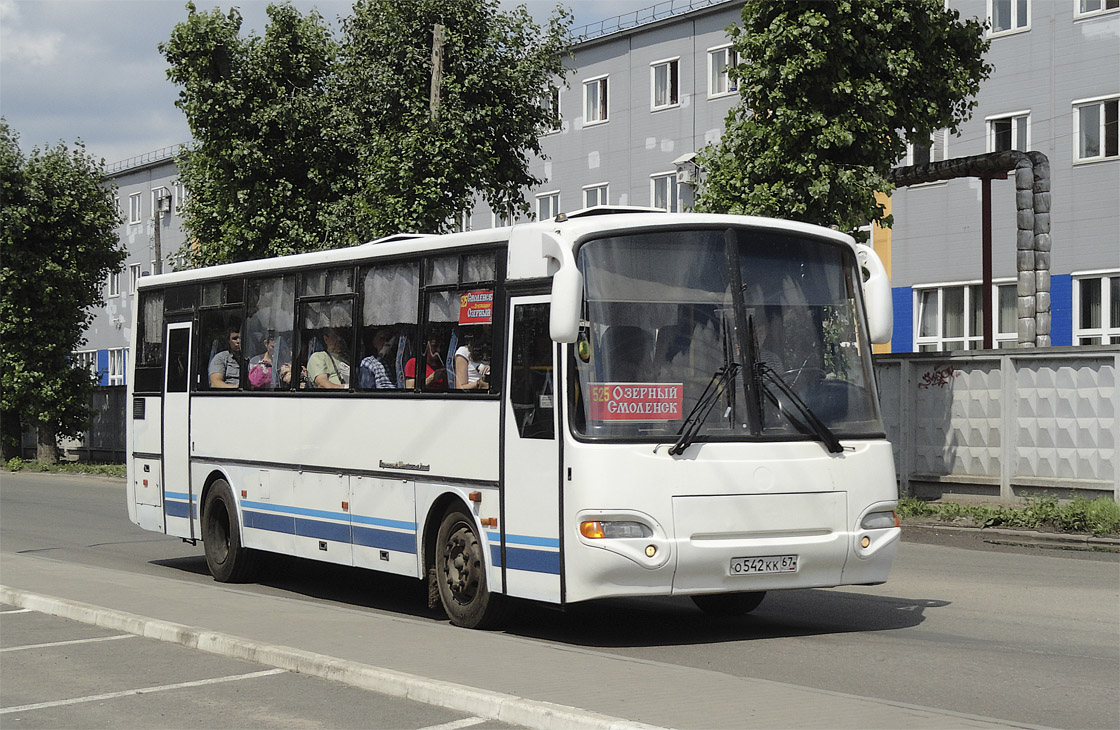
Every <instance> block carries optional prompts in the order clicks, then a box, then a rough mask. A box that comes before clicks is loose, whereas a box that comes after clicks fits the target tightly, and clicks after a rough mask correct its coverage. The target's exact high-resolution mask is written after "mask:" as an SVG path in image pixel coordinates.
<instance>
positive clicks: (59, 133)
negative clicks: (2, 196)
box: [0, 0, 654, 164]
mask: <svg viewBox="0 0 1120 730" xmlns="http://www.w3.org/2000/svg"><path fill="white" fill-rule="evenodd" d="M402 1H403V0H402ZM294 4H295V5H296V7H297V8H299V9H300V11H301V12H307V10H309V9H310V8H313V7H314V8H316V9H318V11H319V13H320V14H321V15H322V16H323V18H324V19H325V20H326V21H328V22H329V23H331V24H332V26H333V27H335V28H337V27H338V18H339V16H344V15H349V14H350V8H351V7H352V4H353V3H352V0H315V1H314V2H311V1H305V0H297V1H296V2H295V3H294ZM514 4H516V3H514V2H512V0H502V5H503V6H506V7H510V6H512V5H514ZM525 4H526V5H527V6H528V7H529V10H530V12H531V13H532V14H533V16H534V18H535V19H536V20H537V22H538V23H543V22H544V21H545V20H546V19H547V17H548V15H549V14H550V12H551V10H552V9H553V7H554V6H555V4H556V0H527V1H526V2H525ZM565 4H566V5H567V6H568V7H569V8H571V9H572V11H573V13H574V16H575V19H574V22H573V27H578V26H582V25H585V24H588V23H596V22H598V21H600V20H603V19H605V18H608V17H612V16H615V15H621V14H623V13H627V12H633V11H635V10H638V9H640V8H646V7H649V6H651V5H653V4H654V0H565ZM195 5H196V6H197V7H198V8H199V10H207V9H209V8H212V7H220V8H222V9H223V10H228V9H229V8H230V7H237V8H239V9H240V10H241V14H242V17H243V22H242V32H243V33H245V32H247V31H248V30H250V29H252V30H254V31H255V32H256V34H257V35H262V34H263V31H264V27H265V21H266V18H267V16H266V15H265V8H266V7H267V5H268V3H267V2H266V0H230V1H229V2H213V1H212V0H195ZM186 16H187V11H186V0H0V116H2V117H4V118H5V119H6V120H7V122H8V124H9V126H10V127H11V128H12V129H13V130H15V132H16V133H18V135H19V142H20V147H21V149H23V151H24V152H25V153H26V152H29V151H30V150H31V148H32V147H40V148H42V147H44V146H46V145H56V144H58V143H59V142H63V143H65V144H67V145H73V144H74V143H75V142H76V141H78V140H79V139H80V140H81V141H82V142H84V143H85V145H86V149H87V151H88V152H89V153H90V154H92V155H93V156H94V157H95V158H103V159H104V160H105V162H106V163H107V164H113V163H115V162H120V161H122V160H126V159H129V158H132V157H136V156H138V155H143V154H146V153H148V152H153V151H156V150H159V149H163V148H165V147H170V146H172V145H178V144H182V143H186V142H189V141H190V130H189V129H188V127H187V122H186V119H185V118H184V117H183V114H182V112H180V111H179V110H178V109H177V108H176V107H175V100H176V98H177V97H178V89H177V88H176V87H175V86H174V85H173V84H172V83H171V82H170V81H168V79H167V63H166V61H165V60H164V58H163V56H162V55H160V53H159V50H158V48H157V47H158V45H159V43H160V42H162V41H165V40H167V38H168V37H169V36H170V35H171V29H172V28H173V27H174V25H175V24H176V23H178V22H180V21H182V20H184V19H186Z"/></svg>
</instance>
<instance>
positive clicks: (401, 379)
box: [357, 262, 420, 390]
mask: <svg viewBox="0 0 1120 730" xmlns="http://www.w3.org/2000/svg"><path fill="white" fill-rule="evenodd" d="M361 282H362V283H361V288H362V295H363V298H362V321H361V329H360V330H359V334H358V338H359V340H358V354H359V357H360V358H361V359H360V361H359V364H358V375H357V385H358V388H359V389H360V390H386V389H391V390H403V389H404V388H405V387H406V377H405V365H406V364H407V363H408V362H409V360H410V359H413V367H415V361H414V357H415V353H414V350H415V348H416V326H417V322H418V317H417V299H418V294H419V291H420V266H419V264H418V263H416V262H412V263H403V264H387V265H383V266H374V267H370V268H368V269H363V271H362V273H361Z"/></svg>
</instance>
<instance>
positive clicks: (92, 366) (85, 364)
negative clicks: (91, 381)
mask: <svg viewBox="0 0 1120 730" xmlns="http://www.w3.org/2000/svg"><path fill="white" fill-rule="evenodd" d="M72 357H73V363H74V367H76V368H82V369H85V370H88V371H89V374H90V375H92V376H94V377H97V350H80V351H78V352H75V353H74V354H73V356H72Z"/></svg>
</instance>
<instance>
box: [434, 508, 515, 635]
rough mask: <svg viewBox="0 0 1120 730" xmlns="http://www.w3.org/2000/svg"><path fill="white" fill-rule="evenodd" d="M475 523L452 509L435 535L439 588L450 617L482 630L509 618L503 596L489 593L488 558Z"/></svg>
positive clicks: (470, 627)
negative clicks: (487, 578)
mask: <svg viewBox="0 0 1120 730" xmlns="http://www.w3.org/2000/svg"><path fill="white" fill-rule="evenodd" d="M482 550H483V548H482V542H481V540H479V537H478V532H477V531H476V530H475V526H474V520H473V519H471V518H470V517H469V516H468V515H466V514H464V513H463V512H462V511H461V510H459V509H452V510H450V511H449V512H448V513H447V514H446V515H444V517H443V521H442V522H440V525H439V532H438V533H436V586H437V588H438V589H439V599H440V603H442V604H443V610H444V611H445V612H446V613H447V618H449V619H451V623H453V624H455V625H456V626H463V627H465V628H468V629H482V628H487V627H489V626H494V625H495V624H497V623H499V622H500V621H501V620H502V619H504V618H505V616H506V610H505V605H504V602H503V600H502V599H503V596H499V595H495V594H493V593H491V592H490V589H489V587H488V585H487V580H486V557H485V555H483V552H482Z"/></svg>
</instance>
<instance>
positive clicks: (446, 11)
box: [160, 0, 570, 265]
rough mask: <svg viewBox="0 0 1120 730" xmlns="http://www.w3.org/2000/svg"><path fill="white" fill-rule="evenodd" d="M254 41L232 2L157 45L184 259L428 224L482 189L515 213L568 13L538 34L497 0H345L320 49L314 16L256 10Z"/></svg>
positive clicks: (346, 242) (195, 17) (218, 257)
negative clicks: (176, 143) (436, 76)
mask: <svg viewBox="0 0 1120 730" xmlns="http://www.w3.org/2000/svg"><path fill="white" fill-rule="evenodd" d="M268 17H269V22H268V25H267V28H266V30H265V35H264V37H263V38H259V37H257V36H254V35H252V34H250V35H247V36H243V35H242V34H241V16H240V14H239V13H238V12H237V11H236V10H230V11H229V12H228V13H224V14H223V13H222V12H221V11H220V10H218V9H214V10H210V11H207V12H199V11H198V10H197V9H196V8H195V6H194V5H193V4H188V5H187V19H186V20H185V21H183V22H182V23H179V24H178V25H176V26H175V28H174V30H173V31H172V34H171V37H170V39H169V40H168V41H167V42H166V43H163V44H161V45H160V51H161V52H162V53H163V55H164V57H165V58H166V59H167V61H168V63H169V65H170V68H169V70H168V77H169V78H170V79H171V80H172V81H173V82H175V83H176V84H178V85H179V86H180V87H181V90H180V94H179V100H178V101H177V102H176V105H177V106H178V107H179V108H180V109H182V110H183V112H184V113H185V114H186V117H187V122H188V123H189V125H190V128H191V132H192V134H193V136H194V139H195V142H194V144H192V145H191V146H190V147H189V148H187V149H186V150H185V151H184V152H183V153H182V155H181V156H180V159H179V164H180V176H181V178H182V180H183V182H184V184H185V185H186V186H187V187H188V188H189V189H190V190H191V193H192V195H191V200H190V203H189V204H188V206H187V209H186V219H185V226H186V228H187V230H188V232H189V234H190V236H191V238H192V241H191V245H190V247H189V249H188V251H187V252H186V253H187V256H188V258H189V259H190V263H192V264H194V265H210V264H216V263H223V262H228V261H242V260H247V259H254V258H261V257H264V256H275V255H281V254H287V253H295V252H299V251H309V250H317V249H323V248H336V247H340V246H350V245H355V244H358V243H361V242H363V241H366V240H369V239H370V238H374V237H379V236H382V235H387V234H391V233H397V232H399V231H430V232H436V231H443V230H446V229H447V228H448V227H449V226H450V225H451V224H452V222H453V219H454V218H456V217H457V214H458V213H459V212H460V211H462V210H464V209H465V208H467V207H468V206H469V205H470V203H471V202H472V196H475V195H477V196H480V197H481V198H482V199H485V200H486V201H488V202H489V203H490V205H491V206H492V207H493V208H495V209H496V210H513V211H517V212H527V211H528V204H527V203H526V202H525V200H524V192H525V188H526V187H530V186H534V185H537V184H539V182H540V181H539V180H537V179H536V178H535V177H533V176H532V175H530V174H529V172H528V160H529V157H530V155H533V154H539V153H540V146H539V143H538V141H537V138H538V136H539V134H540V133H541V132H542V131H543V130H544V129H546V128H547V127H548V126H549V124H550V122H551V111H550V110H549V109H548V108H547V106H544V105H542V104H541V98H542V96H543V97H547V90H548V88H549V87H550V86H553V87H554V86H555V84H557V83H558V82H559V81H560V80H561V79H562V77H563V66H562V59H563V54H564V53H565V51H566V49H567V37H568V33H567V27H568V25H569V24H570V16H569V15H568V14H567V12H566V11H564V10H562V9H559V8H558V9H557V12H556V13H555V14H554V15H553V17H552V18H551V19H550V20H549V23H548V27H547V29H545V30H542V29H541V28H540V27H539V26H538V25H536V24H535V23H534V22H533V20H532V18H531V16H530V15H529V14H528V12H527V11H526V10H525V8H524V7H518V8H516V9H515V10H512V11H509V12H502V11H501V10H500V9H499V7H498V2H497V0H457V1H456V2H446V0H410V1H409V2H399V1H397V0H359V2H358V3H357V4H356V5H355V7H354V13H353V15H352V16H351V17H348V18H345V19H344V20H343V22H342V33H341V40H340V41H338V42H336V41H335V40H334V39H333V37H332V35H331V32H330V30H329V29H328V28H327V27H326V26H325V25H324V24H323V22H322V18H321V17H320V16H319V15H318V14H317V13H315V12H311V13H309V14H308V15H306V16H302V15H300V13H299V12H298V11H296V10H295V9H294V8H292V7H291V6H290V5H287V4H284V5H270V6H269V8H268ZM436 24H440V25H442V26H444V28H445V35H444V42H443V55H442V59H443V62H442V65H441V67H440V71H441V72H442V83H441V84H440V86H439V89H440V93H439V114H438V117H437V118H436V119H434V120H433V118H432V114H431V111H430V105H429V99H430V90H431V78H432V68H433V67H432V37H433V28H434V26H435V25H436Z"/></svg>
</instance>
